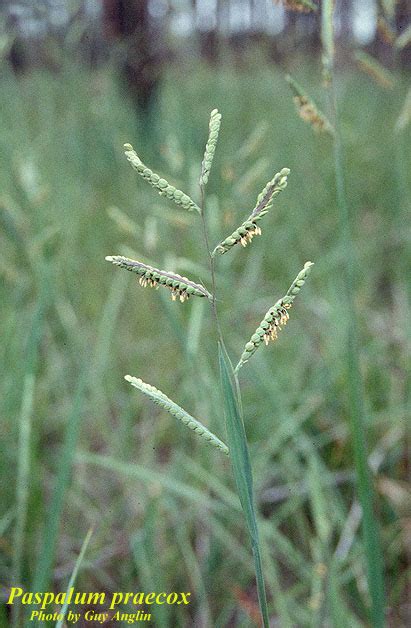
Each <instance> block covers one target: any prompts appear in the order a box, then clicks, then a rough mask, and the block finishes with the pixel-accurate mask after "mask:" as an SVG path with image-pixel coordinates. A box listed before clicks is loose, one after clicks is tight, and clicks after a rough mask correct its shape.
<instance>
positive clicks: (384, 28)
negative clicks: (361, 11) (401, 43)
mask: <svg viewBox="0 0 411 628" xmlns="http://www.w3.org/2000/svg"><path fill="white" fill-rule="evenodd" d="M377 31H378V34H379V35H380V37H381V39H382V40H383V42H384V43H386V44H388V45H390V46H392V45H393V44H394V41H395V32H394V31H393V29H392V28H391V26H390V24H389V23H388V21H387V20H386V19H385V17H383V16H382V15H380V16H379V17H378V19H377Z"/></svg>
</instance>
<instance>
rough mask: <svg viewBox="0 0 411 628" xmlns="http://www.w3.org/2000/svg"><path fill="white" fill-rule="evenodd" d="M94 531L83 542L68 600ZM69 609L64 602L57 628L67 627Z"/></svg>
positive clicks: (89, 532)
mask: <svg viewBox="0 0 411 628" xmlns="http://www.w3.org/2000/svg"><path fill="white" fill-rule="evenodd" d="M93 531H94V530H93V528H90V529H89V531H88V532H87V534H86V538H85V539H84V541H83V545H82V546H81V550H80V554H79V555H78V557H77V560H76V564H75V565H74V569H73V572H72V574H71V576H70V580H69V583H68V585H67V589H66V596H65V599H66V600H67V599H68V596H69V593H70V589H71V587H74V584H75V582H76V578H77V574H78V572H79V569H80V567H81V563H82V562H83V559H84V555H85V553H86V550H87V547H88V544H89V543H90V539H91V537H92V534H93ZM67 609H68V604H67V602H64V604H63V607H62V609H61V615H62V618H61V619H59V620H58V622H57V624H56V628H63V626H64V625H65V624H64V618H65V616H66V613H67Z"/></svg>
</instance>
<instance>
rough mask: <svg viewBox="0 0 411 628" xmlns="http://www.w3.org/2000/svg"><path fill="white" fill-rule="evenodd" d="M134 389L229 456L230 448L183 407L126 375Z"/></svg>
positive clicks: (139, 380)
mask: <svg viewBox="0 0 411 628" xmlns="http://www.w3.org/2000/svg"><path fill="white" fill-rule="evenodd" d="M124 379H125V380H127V381H128V382H129V383H130V384H131V385H132V386H134V388H137V389H138V390H141V392H143V393H144V394H145V395H147V396H148V397H150V399H152V401H154V403H156V404H157V405H159V406H161V407H162V408H164V409H165V410H167V412H169V413H170V414H171V415H172V416H174V417H175V418H176V419H178V420H179V421H181V422H182V423H184V425H186V426H187V427H189V428H190V430H193V431H194V432H195V433H196V434H198V436H200V437H201V438H203V439H204V440H206V441H207V442H208V443H210V445H212V446H213V447H216V448H217V449H219V450H220V451H222V452H224V453H225V454H228V447H227V445H225V444H224V443H223V442H222V441H221V440H220V439H219V438H218V437H217V436H216V435H215V434H213V433H212V432H210V430H209V429H207V428H206V427H205V425H203V424H202V423H200V421H197V419H195V418H194V417H192V416H191V415H190V414H188V412H186V411H185V410H183V408H181V406H179V405H177V404H176V403H174V401H172V400H171V399H170V398H169V397H167V395H165V394H164V393H163V392H161V390H158V388H155V386H151V385H150V384H146V383H145V382H143V381H142V380H141V379H139V378H138V377H132V376H131V375H126V376H125V377H124Z"/></svg>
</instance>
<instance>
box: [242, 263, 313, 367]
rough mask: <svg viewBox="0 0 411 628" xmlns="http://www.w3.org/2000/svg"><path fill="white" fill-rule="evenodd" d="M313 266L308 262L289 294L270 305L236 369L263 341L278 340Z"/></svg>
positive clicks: (266, 342)
mask: <svg viewBox="0 0 411 628" xmlns="http://www.w3.org/2000/svg"><path fill="white" fill-rule="evenodd" d="M312 266H313V263H312V262H306V263H305V265H304V268H303V269H302V270H301V271H300V272H299V273H298V275H297V277H296V278H295V279H294V281H293V283H292V284H291V286H290V287H289V289H288V291H287V294H286V295H285V296H284V297H283V298H282V299H280V300H279V301H277V303H276V304H275V305H273V307H270V309H269V310H268V312H267V313H266V315H265V316H264V318H263V320H262V321H261V323H260V324H259V326H258V327H257V329H256V330H255V332H254V334H253V335H252V336H251V338H250V341H249V342H247V344H246V345H245V348H244V351H243V353H242V356H241V358H240V361H239V363H238V364H237V366H236V369H235V370H236V371H238V369H239V368H241V366H242V365H243V364H245V362H247V361H248V360H249V359H250V357H251V356H252V355H253V353H255V352H256V351H257V349H258V347H259V346H260V344H261V343H262V342H265V344H266V345H267V344H268V343H269V342H270V340H273V341H274V340H276V339H277V337H278V332H279V331H281V326H283V325H286V324H287V321H288V319H289V314H288V310H289V309H290V307H291V306H292V304H293V301H294V299H295V297H296V296H297V294H298V293H299V292H300V290H301V288H302V287H303V285H304V283H305V280H306V279H307V276H308V274H309V272H310V270H311V267H312Z"/></svg>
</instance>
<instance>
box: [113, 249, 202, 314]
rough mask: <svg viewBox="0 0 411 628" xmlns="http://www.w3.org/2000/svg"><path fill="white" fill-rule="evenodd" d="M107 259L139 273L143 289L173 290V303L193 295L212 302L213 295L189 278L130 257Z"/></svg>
mask: <svg viewBox="0 0 411 628" xmlns="http://www.w3.org/2000/svg"><path fill="white" fill-rule="evenodd" d="M105 259H106V260H107V261H108V262H112V263H113V264H115V266H120V268H125V269H126V270H130V271H131V272H133V273H137V275H139V276H140V279H139V283H140V285H141V286H143V288H145V287H146V286H150V287H152V288H157V287H158V286H165V287H166V288H168V289H169V290H171V298H172V299H173V301H175V300H176V299H177V298H179V299H180V301H181V302H182V303H183V302H184V301H185V300H186V299H188V298H189V297H190V296H191V295H195V296H197V297H207V298H208V299H210V300H212V296H211V294H210V293H209V292H208V290H206V289H205V288H204V287H203V286H202V285H201V284H198V283H194V281H191V280H190V279H187V277H182V276H181V275H178V274H177V273H173V272H169V271H167V270H159V269H158V268H154V267H153V266H148V264H143V263H142V262H137V261H136V260H133V259H130V258H128V257H123V256H122V255H108V256H107V257H106V258H105Z"/></svg>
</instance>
